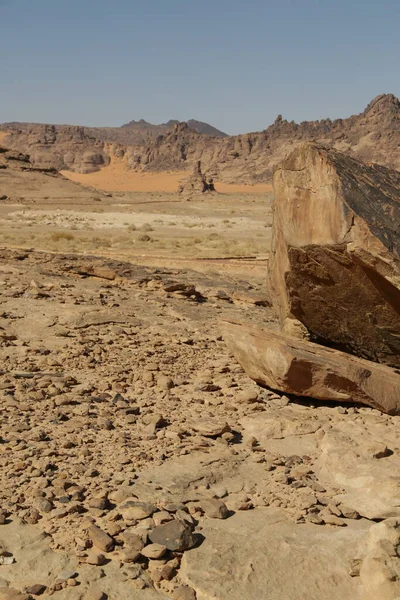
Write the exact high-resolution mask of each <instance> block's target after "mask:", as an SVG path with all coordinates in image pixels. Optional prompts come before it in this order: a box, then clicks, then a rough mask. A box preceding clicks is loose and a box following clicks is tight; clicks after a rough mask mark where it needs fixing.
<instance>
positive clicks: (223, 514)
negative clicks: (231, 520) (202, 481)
mask: <svg viewBox="0 0 400 600" xmlns="http://www.w3.org/2000/svg"><path fill="white" fill-rule="evenodd" d="M201 508H202V509H203V510H204V512H205V514H206V515H207V517H210V518H212V519H226V518H227V517H229V510H228V508H227V506H226V504H225V503H224V502H222V500H218V499H217V498H206V499H205V500H202V501H201Z"/></svg>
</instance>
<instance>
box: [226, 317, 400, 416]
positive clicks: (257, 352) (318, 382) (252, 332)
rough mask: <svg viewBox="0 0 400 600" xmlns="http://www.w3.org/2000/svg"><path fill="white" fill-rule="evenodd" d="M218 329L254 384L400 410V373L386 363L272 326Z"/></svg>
mask: <svg viewBox="0 0 400 600" xmlns="http://www.w3.org/2000/svg"><path fill="white" fill-rule="evenodd" d="M222 327H223V335H224V340H225V342H226V344H227V346H228V348H229V349H230V350H231V352H232V353H233V354H234V356H235V358H236V359H237V360H238V362H239V363H240V364H241V366H242V367H243V368H244V370H245V371H246V373H247V374H248V375H249V376H250V377H251V378H252V379H254V380H255V381H256V382H257V383H260V384H263V385H266V386H268V387H270V388H272V389H275V390H279V391H281V392H285V393H289V394H295V395H296V396H305V397H308V398H316V399H318V400H333V401H336V402H343V403H345V402H351V403H356V402H358V403H360V404H365V405H367V406H371V407H373V408H377V409H378V410H381V411H382V412H385V413H388V414H399V413H400V375H398V374H397V373H396V371H395V370H394V369H391V368H390V367H387V366H385V365H380V364H377V363H373V362H371V361H368V360H364V359H361V358H357V357H355V356H351V355H349V354H346V353H345V352H340V351H339V350H333V349H331V348H326V347H324V346H319V345H318V344H313V343H311V342H306V341H304V340H298V339H296V338H293V337H290V336H288V335H285V334H282V333H277V332H275V331H272V330H266V329H261V328H257V327H254V326H249V325H245V324H241V323H232V322H227V321H224V322H223V326H222Z"/></svg>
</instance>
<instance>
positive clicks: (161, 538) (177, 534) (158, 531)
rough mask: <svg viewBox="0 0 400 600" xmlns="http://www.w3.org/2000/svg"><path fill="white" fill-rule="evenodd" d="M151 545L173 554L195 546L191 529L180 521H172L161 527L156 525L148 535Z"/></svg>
mask: <svg viewBox="0 0 400 600" xmlns="http://www.w3.org/2000/svg"><path fill="white" fill-rule="evenodd" d="M149 538H150V540H151V541H152V542H153V544H159V545H161V546H165V547H166V548H168V550H172V551H173V552H183V551H184V550H189V548H193V546H194V545H195V542H196V540H195V537H194V535H193V533H192V528H191V527H190V526H189V525H188V524H186V523H182V522H181V521H177V520H176V519H174V520H173V521H169V522H168V523H164V524H163V525H158V527H155V528H154V529H153V531H151V532H150V534H149Z"/></svg>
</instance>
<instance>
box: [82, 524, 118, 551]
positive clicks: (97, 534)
mask: <svg viewBox="0 0 400 600" xmlns="http://www.w3.org/2000/svg"><path fill="white" fill-rule="evenodd" d="M88 535H89V538H90V540H91V541H92V543H93V545H94V546H96V548H99V549H100V550H102V551H103V552H111V551H112V550H113V549H114V540H113V539H112V537H110V536H109V535H108V533H106V532H105V531H103V530H102V529H100V527H97V526H96V525H91V527H89V529H88Z"/></svg>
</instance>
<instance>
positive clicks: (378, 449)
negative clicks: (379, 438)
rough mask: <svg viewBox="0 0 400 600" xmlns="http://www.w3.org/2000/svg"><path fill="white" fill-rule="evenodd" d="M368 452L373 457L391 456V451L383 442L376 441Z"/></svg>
mask: <svg viewBox="0 0 400 600" xmlns="http://www.w3.org/2000/svg"><path fill="white" fill-rule="evenodd" d="M369 450H370V452H371V454H372V457H373V458H378V459H379V458H386V457H387V456H391V455H392V454H393V451H392V450H390V449H389V448H388V447H387V446H386V445H385V444H380V443H377V444H375V445H374V446H373V447H371V448H370V449H369Z"/></svg>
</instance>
